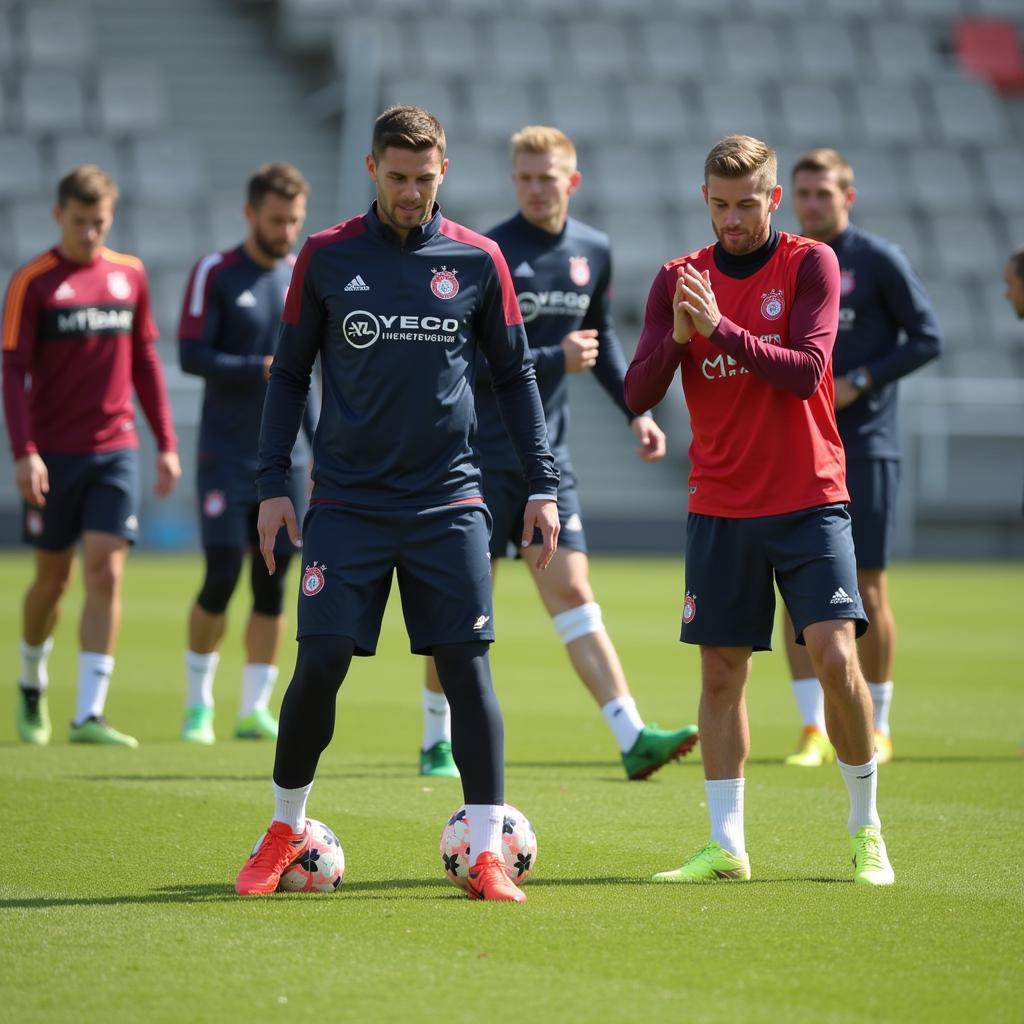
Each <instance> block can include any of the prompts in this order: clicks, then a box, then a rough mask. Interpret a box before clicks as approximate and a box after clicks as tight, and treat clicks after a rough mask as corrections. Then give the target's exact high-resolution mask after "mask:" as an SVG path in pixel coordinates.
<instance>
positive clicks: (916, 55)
mask: <svg viewBox="0 0 1024 1024" xmlns="http://www.w3.org/2000/svg"><path fill="white" fill-rule="evenodd" d="M867 39H868V50H869V52H870V54H871V57H872V59H873V60H874V69H873V72H872V73H873V74H874V75H877V76H878V78H881V79H885V80H897V81H901V82H902V81H907V80H910V79H915V78H925V79H927V78H932V77H934V76H935V75H936V74H940V73H941V72H942V71H943V70H944V69H945V67H946V64H945V61H944V60H943V58H942V56H941V54H940V52H939V48H938V47H939V43H940V41H941V37H939V36H938V35H937V34H935V33H933V32H932V31H929V29H927V28H926V27H924V26H922V25H921V24H919V23H915V22H898V21H892V20H890V19H887V18H881V19H879V20H878V21H869V22H868V24H867Z"/></svg>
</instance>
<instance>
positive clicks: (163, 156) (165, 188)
mask: <svg viewBox="0 0 1024 1024" xmlns="http://www.w3.org/2000/svg"><path fill="white" fill-rule="evenodd" d="M132 153H133V156H134V169H135V175H134V194H135V195H136V196H137V197H138V198H139V199H148V200H153V201H155V202H164V203H171V202H174V201H175V200H178V201H183V202H189V201H191V200H192V199H195V198H196V197H197V196H198V195H199V194H200V193H201V192H202V190H203V187H204V185H205V175H204V173H203V168H202V164H201V162H200V159H199V154H198V152H197V151H196V149H195V147H194V146H193V145H192V144H191V143H190V142H189V141H188V140H186V139H182V138H177V137H175V136H167V135H164V136H161V137H159V138H156V139H137V140H135V142H134V143H133V145H132Z"/></svg>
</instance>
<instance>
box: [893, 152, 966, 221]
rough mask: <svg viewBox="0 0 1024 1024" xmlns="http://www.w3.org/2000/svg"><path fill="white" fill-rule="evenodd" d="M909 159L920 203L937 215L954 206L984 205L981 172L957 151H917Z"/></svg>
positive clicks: (962, 207)
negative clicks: (979, 189)
mask: <svg viewBox="0 0 1024 1024" xmlns="http://www.w3.org/2000/svg"><path fill="white" fill-rule="evenodd" d="M906 160H907V171H908V172H909V175H910V181H911V189H912V192H913V196H914V199H915V201H916V202H917V203H918V205H920V206H924V207H926V208H929V209H930V210H931V211H933V212H934V214H935V215H936V216H942V214H943V213H944V212H945V211H947V210H950V209H964V210H977V209H978V208H979V207H980V206H981V199H980V197H979V196H978V194H977V188H978V184H979V183H978V178H977V174H976V173H974V172H973V171H972V170H971V168H970V167H969V166H968V164H967V161H966V160H965V159H964V157H963V156H962V155H961V154H960V153H958V152H956V150H952V149H921V150H913V151H911V153H910V154H909V155H908V156H907V158H906Z"/></svg>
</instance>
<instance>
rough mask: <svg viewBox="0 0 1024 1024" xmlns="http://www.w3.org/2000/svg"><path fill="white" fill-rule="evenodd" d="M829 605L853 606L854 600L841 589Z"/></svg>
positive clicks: (833, 596)
mask: <svg viewBox="0 0 1024 1024" xmlns="http://www.w3.org/2000/svg"><path fill="white" fill-rule="evenodd" d="M829 604H853V598H852V597H850V595H849V594H848V593H847V592H846V591H845V590H843V588H842V587H840V588H839V589H838V590H837V591H836V592H835V593H834V594H833V595H832V600H831V601H829Z"/></svg>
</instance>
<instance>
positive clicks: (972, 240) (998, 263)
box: [933, 213, 1007, 280]
mask: <svg viewBox="0 0 1024 1024" xmlns="http://www.w3.org/2000/svg"><path fill="white" fill-rule="evenodd" d="M933 233H934V235H935V241H936V243H937V244H936V246H935V255H936V258H937V261H938V265H939V267H940V269H941V270H942V272H943V273H945V274H946V275H948V276H949V277H960V276H962V275H970V276H972V277H976V278H980V279H983V280H988V279H991V278H992V277H993V276H998V275H999V274H1001V273H1002V270H1003V266H1004V263H1005V260H1006V255H1007V254H1006V247H1005V246H1004V245H1003V242H1002V240H1001V239H1000V238H999V237H998V235H997V234H996V232H995V231H994V230H993V228H992V225H991V224H990V223H989V221H988V218H987V217H978V216H975V215H971V214H964V213H947V214H943V215H942V216H941V217H938V218H935V219H934V223H933Z"/></svg>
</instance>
